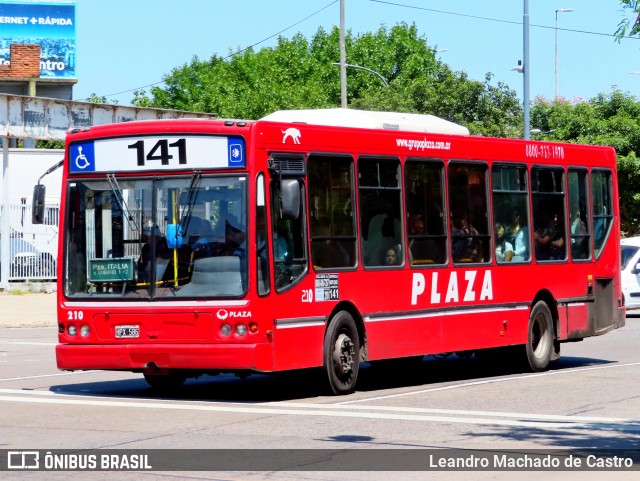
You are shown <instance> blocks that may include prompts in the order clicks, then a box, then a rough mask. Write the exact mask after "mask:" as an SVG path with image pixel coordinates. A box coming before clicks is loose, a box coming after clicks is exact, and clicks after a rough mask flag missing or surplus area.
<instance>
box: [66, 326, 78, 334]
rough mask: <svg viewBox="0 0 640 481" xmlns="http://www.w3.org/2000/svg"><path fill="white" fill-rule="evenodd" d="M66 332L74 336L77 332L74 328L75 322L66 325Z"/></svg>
mask: <svg viewBox="0 0 640 481" xmlns="http://www.w3.org/2000/svg"><path fill="white" fill-rule="evenodd" d="M67 334H69V335H70V336H75V335H76V334H77V330H76V325H75V324H71V325H69V327H67Z"/></svg>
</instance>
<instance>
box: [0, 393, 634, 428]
mask: <svg viewBox="0 0 640 481" xmlns="http://www.w3.org/2000/svg"><path fill="white" fill-rule="evenodd" d="M0 394H8V395H0V401H6V402H15V403H27V404H29V403H31V404H51V405H55V404H57V405H79V406H84V407H90V406H100V407H112V408H136V409H159V410H179V411H201V412H232V413H239V414H261V415H265V414H266V415H272V416H311V417H338V418H360V419H377V420H390V421H414V422H437V423H449V424H476V425H478V424H480V425H493V426H509V427H528V428H540V429H563V430H567V429H575V430H607V431H615V432H618V431H624V432H640V420H637V419H625V418H605V417H595V416H593V417H586V416H561V415H544V414H540V415H536V414H522V413H490V412H482V411H455V410H427V409H421V408H403V407H397V408H394V407H389V406H352V407H350V408H347V407H346V406H339V405H335V404H334V405H332V406H330V408H329V409H327V406H326V405H317V404H310V405H305V404H304V403H299V405H300V406H303V405H304V406H305V408H304V409H303V408H301V407H300V406H295V405H294V406H293V407H294V408H291V407H289V404H288V403H287V402H283V403H281V404H276V403H268V404H267V403H265V404H262V405H253V406H246V405H238V404H235V405H221V404H211V403H208V404H194V403H193V402H190V401H187V402H182V403H176V402H167V401H153V402H150V401H142V400H134V401H132V400H131V399H127V400H124V399H123V398H121V399H117V400H114V399H110V400H105V399H96V398H95V397H91V396H83V395H80V396H76V395H74V396H69V395H62V394H58V393H51V392H47V391H24V390H19V389H2V390H0ZM292 404H295V403H292ZM296 407H297V409H296ZM376 411H382V412H376ZM391 411H399V412H391ZM427 413H429V414H427ZM436 414H441V415H436ZM447 414H450V415H447ZM453 414H455V415H453ZM474 416H478V417H474ZM492 416H494V417H495V418H492ZM509 417H512V418H517V419H500V418H509Z"/></svg>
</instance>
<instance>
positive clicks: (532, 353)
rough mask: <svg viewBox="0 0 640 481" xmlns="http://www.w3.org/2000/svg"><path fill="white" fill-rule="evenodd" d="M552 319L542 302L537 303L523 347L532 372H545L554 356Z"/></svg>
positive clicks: (547, 308)
mask: <svg viewBox="0 0 640 481" xmlns="http://www.w3.org/2000/svg"><path fill="white" fill-rule="evenodd" d="M554 338H555V336H554V334H553V318H552V317H551V311H550V310H549V307H548V306H547V304H546V303H545V302H544V301H538V302H536V304H535V305H534V306H533V309H532V310H531V315H530V316H529V334H528V339H527V345H526V346H525V350H526V356H527V362H528V364H529V367H530V368H531V370H532V371H534V372H540V371H546V370H547V369H548V367H549V362H550V361H551V357H552V355H553V354H554V351H555V349H554V340H555V339H554Z"/></svg>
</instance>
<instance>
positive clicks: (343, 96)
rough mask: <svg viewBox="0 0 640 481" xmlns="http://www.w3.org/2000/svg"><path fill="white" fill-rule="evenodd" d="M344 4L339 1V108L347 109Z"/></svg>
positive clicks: (341, 0) (342, 0) (342, 1)
mask: <svg viewBox="0 0 640 481" xmlns="http://www.w3.org/2000/svg"><path fill="white" fill-rule="evenodd" d="M344 2H345V0H340V106H341V107H342V108H343V109H346V108H347V48H346V46H345V40H344V30H345V28H344V23H345V20H344Z"/></svg>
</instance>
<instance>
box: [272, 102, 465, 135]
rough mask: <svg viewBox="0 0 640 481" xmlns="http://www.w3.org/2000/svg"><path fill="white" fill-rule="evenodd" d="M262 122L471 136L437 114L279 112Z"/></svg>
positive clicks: (349, 111) (337, 110)
mask: <svg viewBox="0 0 640 481" xmlns="http://www.w3.org/2000/svg"><path fill="white" fill-rule="evenodd" d="M260 120H267V121H271V122H286V123H304V124H311V125H328V126H332V127H353V128H360V129H385V130H402V131H408V132H428V133H434V134H451V135H469V129H467V128H466V127H463V126H462V125H458V124H456V123H453V122H449V121H448V120H444V119H441V118H440V117H436V116H435V115H428V114H406V113H401V112H373V111H369V110H355V109H342V108H337V109H310V110H278V111H277V112H274V113H272V114H269V115H267V116H266V117H262V119H260Z"/></svg>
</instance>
